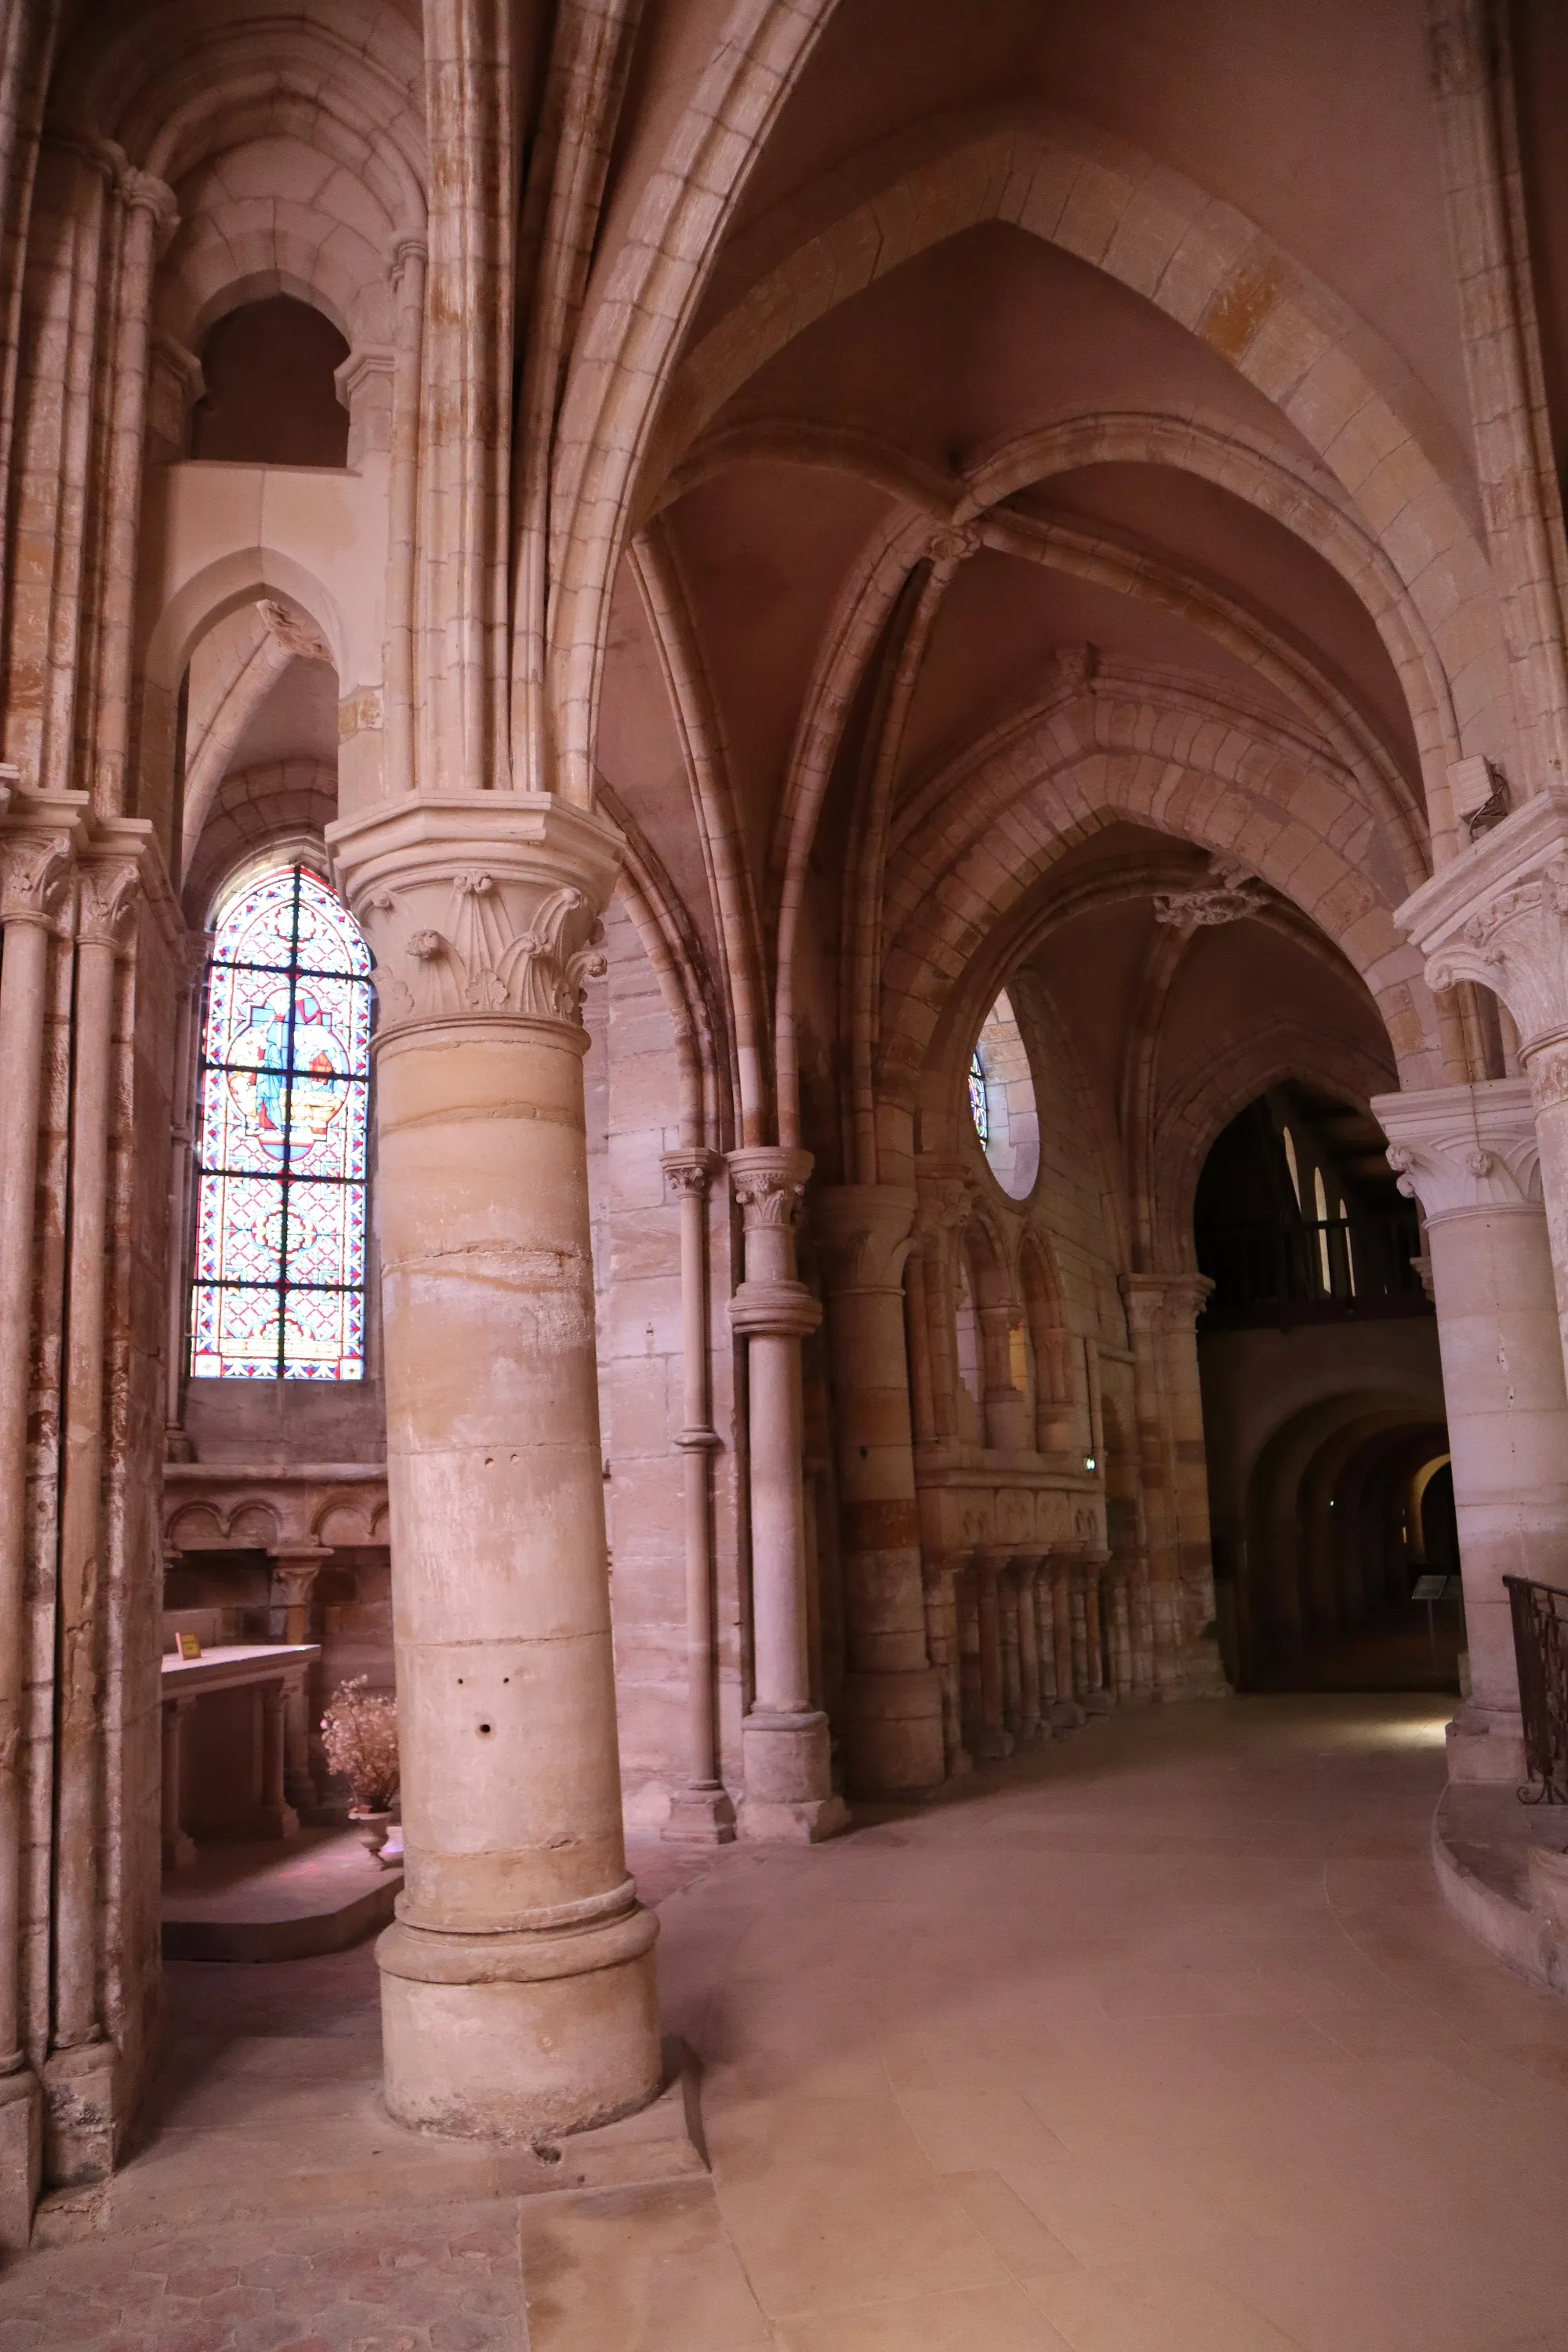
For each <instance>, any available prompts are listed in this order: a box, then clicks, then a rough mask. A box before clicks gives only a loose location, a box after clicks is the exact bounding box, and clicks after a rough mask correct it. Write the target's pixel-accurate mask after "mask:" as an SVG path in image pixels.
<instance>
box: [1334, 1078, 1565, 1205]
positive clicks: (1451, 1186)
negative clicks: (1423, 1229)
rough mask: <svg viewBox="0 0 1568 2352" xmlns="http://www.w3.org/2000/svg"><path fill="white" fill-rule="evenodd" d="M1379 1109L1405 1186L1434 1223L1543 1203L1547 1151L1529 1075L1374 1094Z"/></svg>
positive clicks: (1391, 1159)
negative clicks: (1541, 1141) (1543, 1161)
mask: <svg viewBox="0 0 1568 2352" xmlns="http://www.w3.org/2000/svg"><path fill="white" fill-rule="evenodd" d="M1372 1110H1373V1118H1376V1119H1377V1120H1379V1121H1380V1123H1381V1125H1382V1128H1383V1131H1384V1134H1385V1135H1386V1136H1387V1138H1388V1164H1389V1166H1390V1167H1391V1168H1392V1169H1393V1170H1394V1172H1395V1174H1396V1175H1397V1176H1398V1178H1399V1189H1400V1191H1401V1192H1403V1193H1404V1194H1405V1197H1406V1199H1408V1200H1414V1201H1419V1202H1420V1203H1421V1207H1422V1211H1423V1213H1424V1214H1425V1216H1426V1222H1427V1223H1428V1224H1429V1225H1431V1224H1436V1223H1439V1222H1440V1221H1441V1220H1442V1219H1443V1218H1445V1217H1455V1216H1473V1215H1479V1214H1482V1213H1486V1212H1488V1211H1494V1212H1495V1211H1497V1210H1499V1209H1519V1208H1526V1207H1532V1206H1535V1205H1538V1204H1539V1202H1540V1201H1541V1197H1542V1195H1541V1151H1540V1146H1539V1145H1538V1143H1537V1141H1536V1136H1535V1110H1534V1106H1533V1103H1532V1100H1531V1083H1530V1081H1529V1080H1528V1079H1525V1078H1491V1079H1489V1080H1487V1081H1486V1082H1485V1083H1484V1084H1483V1085H1480V1086H1473V1087H1430V1088H1427V1089H1426V1090H1424V1091H1422V1092H1421V1093H1418V1094H1407V1095H1374V1096H1373V1098H1372Z"/></svg>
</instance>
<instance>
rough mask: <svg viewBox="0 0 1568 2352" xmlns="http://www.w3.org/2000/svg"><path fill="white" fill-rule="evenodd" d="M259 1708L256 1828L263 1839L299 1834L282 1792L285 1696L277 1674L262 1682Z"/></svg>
mask: <svg viewBox="0 0 1568 2352" xmlns="http://www.w3.org/2000/svg"><path fill="white" fill-rule="evenodd" d="M258 1703H259V1706H260V1710H261V1790H260V1803H259V1805H258V1833H259V1834H260V1835H261V1836H262V1837H266V1838H291V1837H298V1836H299V1834H300V1816H299V1814H298V1813H297V1812H296V1811H294V1808H293V1806H292V1805H291V1804H290V1803H289V1800H288V1798H287V1796H286V1795H285V1794H284V1787H283V1783H284V1770H285V1759H286V1757H287V1753H288V1745H289V1734H288V1723H287V1717H288V1711H289V1709H288V1695H287V1693H286V1692H285V1690H284V1687H283V1680H282V1677H281V1675H280V1676H279V1679H278V1680H277V1681H276V1682H269V1683H263V1684H262V1685H261V1686H260V1689H259V1692H258Z"/></svg>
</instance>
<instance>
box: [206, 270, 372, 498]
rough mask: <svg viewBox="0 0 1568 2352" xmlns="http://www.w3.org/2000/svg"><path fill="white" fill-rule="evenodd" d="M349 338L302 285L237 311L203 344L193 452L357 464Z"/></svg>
mask: <svg viewBox="0 0 1568 2352" xmlns="http://www.w3.org/2000/svg"><path fill="white" fill-rule="evenodd" d="M348 355H349V346H348V344H347V342H346V341H344V340H343V337H342V335H341V334H340V333H339V331H338V330H337V328H336V327H334V326H333V324H332V322H331V320H330V319H329V318H327V317H326V316H325V315H324V314H323V313H322V312H321V311H320V310H316V309H315V308H314V307H313V306H312V305H311V304H310V303H309V302H301V301H300V300H299V299H297V298H296V297H295V296H294V295H292V294H270V295H267V296H265V297H264V298H263V299H261V300H259V301H256V302H244V303H241V304H240V305H239V307H238V308H237V310H229V311H227V312H226V313H225V315H224V316H223V317H222V318H221V319H219V320H217V321H216V324H215V325H214V326H213V327H212V328H211V329H210V330H209V331H208V333H207V335H206V338H205V341H204V342H203V345H202V349H201V362H202V375H203V378H204V381H205V387H206V388H205V393H204V394H203V397H202V398H201V399H200V400H199V401H197V403H196V404H195V408H194V409H193V410H192V412H191V426H190V455H191V456H192V457H197V458H203V459H205V460H207V461H213V460H217V461H220V462H223V463H226V464H228V465H242V466H332V467H342V466H346V465H347V464H348V456H349V413H348V410H347V409H346V408H345V407H344V406H343V404H342V402H341V401H340V399H339V398H338V388H337V384H336V382H335V380H334V379H335V373H336V371H337V370H338V369H339V368H340V367H341V366H342V362H344V360H346V359H347V357H348Z"/></svg>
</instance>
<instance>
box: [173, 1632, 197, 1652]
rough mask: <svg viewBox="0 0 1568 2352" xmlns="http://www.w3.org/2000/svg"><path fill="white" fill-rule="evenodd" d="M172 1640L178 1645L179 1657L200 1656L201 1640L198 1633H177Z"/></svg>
mask: <svg viewBox="0 0 1568 2352" xmlns="http://www.w3.org/2000/svg"><path fill="white" fill-rule="evenodd" d="M174 1638H175V1640H176V1641H177V1642H178V1643H179V1645H180V1655H181V1657H182V1658H199V1657H200V1656H201V1654H202V1638H201V1635H200V1634H199V1633H177V1634H176V1635H175V1637H174Z"/></svg>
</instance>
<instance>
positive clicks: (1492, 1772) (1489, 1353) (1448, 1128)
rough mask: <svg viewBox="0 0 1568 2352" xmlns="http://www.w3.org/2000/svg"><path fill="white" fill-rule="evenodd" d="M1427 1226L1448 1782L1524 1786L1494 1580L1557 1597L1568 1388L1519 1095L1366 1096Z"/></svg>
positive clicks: (1564, 1519) (1565, 1575)
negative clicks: (1447, 1460)
mask: <svg viewBox="0 0 1568 2352" xmlns="http://www.w3.org/2000/svg"><path fill="white" fill-rule="evenodd" d="M1373 1111H1374V1112H1375V1114H1376V1116H1377V1117H1378V1118H1379V1119H1381V1121H1382V1122H1383V1127H1384V1132H1385V1134H1386V1135H1387V1136H1388V1139H1389V1152H1388V1157H1389V1160H1391V1162H1392V1163H1393V1165H1394V1167H1395V1168H1396V1169H1397V1170H1398V1171H1400V1176H1399V1188H1400V1190H1401V1192H1405V1193H1408V1194H1411V1195H1413V1196H1414V1197H1415V1199H1417V1200H1418V1201H1419V1202H1420V1203H1421V1207H1422V1210H1423V1213H1424V1214H1425V1216H1426V1237H1427V1248H1428V1250H1429V1252H1430V1255H1431V1261H1432V1291H1433V1297H1434V1299H1435V1302H1436V1308H1437V1344H1438V1347H1439V1349H1440V1350H1441V1353H1442V1359H1443V1394H1444V1401H1445V1404H1446V1406H1447V1420H1448V1444H1449V1449H1450V1452H1451V1454H1452V1458H1453V1473H1454V1514H1455V1517H1456V1519H1457V1521H1458V1536H1459V1567H1460V1572H1461V1575H1462V1577H1463V1579H1464V1589H1465V1625H1466V1630H1467V1634H1468V1642H1469V1652H1470V1696H1469V1698H1468V1700H1467V1701H1466V1702H1465V1704H1464V1705H1463V1706H1461V1707H1460V1709H1459V1711H1458V1715H1457V1716H1456V1717H1455V1718H1454V1720H1453V1722H1452V1723H1451V1724H1450V1725H1449V1727H1448V1769H1449V1771H1450V1774H1451V1775H1452V1777H1453V1778H1454V1779H1455V1780H1509V1781H1520V1780H1523V1779H1524V1750H1523V1744H1522V1734H1521V1727H1520V1719H1519V1677H1518V1675H1517V1672H1516V1670H1515V1666H1514V1655H1513V1629H1512V1623H1511V1619H1510V1610H1509V1599H1508V1593H1507V1591H1506V1590H1505V1589H1504V1586H1503V1578H1504V1577H1505V1576H1525V1577H1533V1578H1538V1579H1540V1580H1542V1581H1544V1582H1546V1583H1548V1584H1563V1583H1565V1582H1568V1388H1565V1385H1564V1381H1563V1350H1562V1348H1561V1346H1560V1345H1559V1341H1558V1327H1557V1314H1556V1308H1555V1305H1554V1301H1553V1297H1552V1255H1551V1250H1550V1247H1549V1245H1548V1238H1547V1226H1546V1213H1545V1209H1544V1205H1543V1203H1542V1184H1541V1166H1540V1159H1539V1155H1538V1151H1537V1147H1536V1127H1535V1118H1534V1114H1533V1111H1532V1108H1531V1090H1530V1086H1529V1083H1528V1081H1526V1080H1524V1079H1521V1078H1511V1079H1510V1078H1499V1079H1494V1080H1492V1081H1491V1082H1490V1083H1489V1084H1487V1085H1483V1086H1474V1087H1438V1088H1436V1089H1434V1090H1432V1091H1429V1092H1424V1093H1420V1094H1407V1095H1378V1096H1375V1097H1373Z"/></svg>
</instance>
